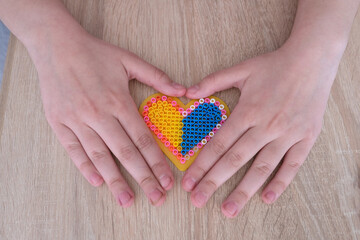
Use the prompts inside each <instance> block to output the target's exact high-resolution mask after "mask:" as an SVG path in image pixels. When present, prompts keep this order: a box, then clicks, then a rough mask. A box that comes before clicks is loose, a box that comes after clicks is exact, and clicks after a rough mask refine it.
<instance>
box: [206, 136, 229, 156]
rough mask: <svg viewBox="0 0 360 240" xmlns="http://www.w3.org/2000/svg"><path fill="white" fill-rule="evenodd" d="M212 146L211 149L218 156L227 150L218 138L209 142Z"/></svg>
mask: <svg viewBox="0 0 360 240" xmlns="http://www.w3.org/2000/svg"><path fill="white" fill-rule="evenodd" d="M209 145H210V149H211V150H212V151H213V152H214V153H215V154H216V155H217V156H219V155H222V154H223V153H224V152H225V150H226V148H225V145H224V144H223V142H222V141H221V140H220V139H218V138H214V139H213V140H212V141H210V142H209Z"/></svg>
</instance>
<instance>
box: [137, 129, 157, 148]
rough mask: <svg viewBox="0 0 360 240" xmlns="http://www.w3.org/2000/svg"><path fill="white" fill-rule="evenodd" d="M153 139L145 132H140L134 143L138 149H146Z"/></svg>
mask: <svg viewBox="0 0 360 240" xmlns="http://www.w3.org/2000/svg"><path fill="white" fill-rule="evenodd" d="M153 143H154V139H153V138H152V137H151V136H150V135H149V134H147V133H144V134H142V135H141V136H140V137H139V138H138V139H137V140H136V141H135V145H136V147H137V148H138V149H142V150H144V149H146V148H148V147H150V146H151V145H153Z"/></svg>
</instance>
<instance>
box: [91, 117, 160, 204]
mask: <svg viewBox="0 0 360 240" xmlns="http://www.w3.org/2000/svg"><path fill="white" fill-rule="evenodd" d="M93 127H94V130H95V131H96V132H98V133H99V135H100V136H101V138H102V139H103V140H104V142H105V144H106V145H107V146H108V147H109V149H110V150H111V152H112V153H113V154H114V155H115V156H116V157H117V158H118V159H119V161H120V163H121V164H122V165H123V166H124V167H125V168H126V170H127V171H128V172H129V173H130V174H131V175H132V176H133V177H134V179H135V180H136V181H137V182H138V184H139V185H140V187H141V188H142V189H143V190H144V192H145V194H146V196H147V197H148V199H149V200H150V202H151V204H153V205H154V206H160V205H162V204H163V203H164V201H165V198H166V193H165V190H164V189H163V188H162V187H161V185H160V184H159V182H158V181H157V179H156V177H155V176H154V175H153V173H152V172H151V170H150V168H149V166H148V165H147V164H146V162H145V160H144V158H143V157H142V155H141V154H140V153H139V151H138V149H137V148H136V147H135V146H134V144H133V143H132V141H131V140H130V139H129V137H128V136H127V134H126V132H125V131H124V129H123V128H122V126H121V125H120V123H119V122H118V121H117V120H116V119H115V118H110V119H106V120H104V121H103V122H102V121H98V122H96V123H94V126H93ZM95 166H96V164H95Z"/></svg>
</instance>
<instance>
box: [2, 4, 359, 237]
mask: <svg viewBox="0 0 360 240" xmlns="http://www.w3.org/2000/svg"><path fill="white" fill-rule="evenodd" d="M296 4H297V3H296V1H293V0H291V1H289V0H275V1H267V0H254V1H253V0H251V1H250V0H242V1H240V0H226V1H220V0H217V1H215V0H214V1H206V0H83V1H81V0H76V1H70V0H68V1H67V2H66V5H67V7H68V8H69V10H70V11H71V13H72V14H73V16H74V17H75V18H76V19H77V20H78V21H79V22H80V23H81V25H82V26H83V27H84V28H86V29H87V30H88V31H89V32H90V33H92V34H94V35H95V36H97V37H99V38H102V39H104V40H105V41H108V42H110V43H112V44H114V45H117V46H120V47H123V48H126V49H129V50H130V51H132V52H134V53H136V54H137V55H139V56H141V57H142V58H144V59H145V60H147V61H148V62H150V63H152V64H153V65H155V66H157V67H159V68H161V69H163V70H164V71H165V72H166V73H168V75H169V76H170V77H171V78H172V79H173V80H174V81H176V82H180V83H183V84H185V85H186V86H190V85H192V84H193V83H195V82H198V81H200V80H201V78H202V77H204V76H206V75H207V74H209V73H211V72H214V71H216V70H220V69H222V68H225V67H230V66H232V65H234V64H236V63H238V62H240V61H242V60H245V59H247V58H250V57H253V56H257V55H259V54H262V53H265V52H268V51H272V50H274V49H276V48H278V47H279V46H281V45H282V43H283V42H284V41H285V40H286V39H287V37H288V36H289V34H290V31H291V27H292V24H293V20H294V17H295V12H296ZM359 39H360V15H359V14H358V15H357V17H356V19H355V22H354V26H353V28H352V32H351V38H350V41H349V44H348V47H347V49H346V52H345V54H344V57H343V59H342V62H341V64H340V67H339V72H338V75H337V79H336V81H335V83H334V86H333V88H332V92H331V96H330V100H329V103H328V107H327V111H326V114H325V118H324V126H323V130H322V133H321V135H320V137H319V139H318V140H317V142H316V144H315V146H314V148H313V149H312V151H311V153H310V155H309V157H308V160H307V161H306V162H305V164H304V165H303V166H302V168H301V169H300V172H299V174H298V175H297V177H296V178H295V180H294V181H293V182H292V184H291V185H290V186H289V188H288V189H287V190H286V192H285V193H284V194H283V195H282V196H281V197H280V199H279V200H278V201H277V202H276V203H275V204H273V205H271V206H268V205H265V204H264V203H262V201H261V199H260V197H259V193H258V194H256V195H255V196H254V197H253V198H252V199H251V201H250V202H249V203H248V204H247V205H246V207H245V208H244V210H243V211H242V212H241V214H239V216H238V217H237V218H235V219H232V220H230V219H226V218H225V217H224V216H223V215H222V213H221V211H220V204H221V202H222V201H223V200H224V199H225V198H226V196H227V195H228V194H229V193H230V192H231V191H232V190H233V189H234V187H235V186H236V185H237V183H238V182H239V181H240V179H241V178H242V177H243V175H244V173H245V171H246V169H247V168H248V167H249V164H248V165H246V166H245V167H244V168H243V169H242V170H241V171H239V172H238V173H237V174H236V175H235V176H234V177H232V178H231V179H230V180H229V181H228V182H226V183H225V184H224V185H223V186H222V187H221V188H220V189H219V190H218V191H217V192H216V193H215V194H214V196H213V197H212V198H211V199H210V201H209V202H208V203H207V205H206V207H204V208H203V209H196V208H195V207H193V206H192V205H191V203H190V199H189V194H188V193H186V192H185V191H183V190H182V189H181V186H180V180H181V177H182V175H183V173H182V172H180V171H178V170H177V169H176V168H175V167H174V166H173V165H172V164H171V163H170V162H169V163H170V165H171V168H172V170H173V172H174V175H175V178H176V184H175V187H174V188H173V190H171V191H170V192H169V193H168V196H167V200H166V202H165V204H164V205H163V206H162V207H159V208H155V207H152V206H151V205H150V204H149V202H148V200H147V199H146V197H145V195H144V193H143V192H142V191H141V189H140V188H139V186H138V185H137V184H136V182H135V181H134V180H133V179H132V178H131V176H130V175H129V174H127V173H126V172H125V171H124V169H123V168H121V166H120V168H121V171H122V172H123V173H124V175H125V177H126V179H128V181H129V183H130V186H131V187H132V188H133V189H134V191H135V194H136V196H137V197H136V200H135V204H134V205H133V206H132V207H131V208H129V209H122V208H121V207H119V206H118V205H117V204H116V202H115V200H114V199H113V197H112V195H111V193H110V192H109V191H108V189H107V187H106V186H102V187H100V188H93V187H91V186H90V185H89V184H88V183H87V182H86V180H85V179H84V178H83V177H82V176H81V174H80V173H79V172H78V170H77V169H76V168H75V166H74V164H73V163H72V162H71V160H70V159H69V157H68V156H67V154H66V152H65V150H64V149H63V148H62V146H61V145H60V144H59V142H58V141H57V139H56V138H55V135H54V133H53V132H52V131H51V129H50V127H49V126H48V124H47V122H46V119H45V117H44V113H43V108H42V103H41V99H40V91H39V85H38V79H37V73H36V70H35V68H34V65H33V64H32V62H31V59H30V58H29V55H28V53H27V51H26V49H25V48H24V46H23V45H22V44H21V43H20V42H19V41H18V40H17V39H16V38H15V37H14V36H12V37H11V40H10V46H9V52H8V56H7V62H6V69H5V75H4V81H3V85H2V90H1V96H0V133H1V136H0V137H1V138H0V164H1V166H0V184H1V185H0V239H1V240H3V239H16V240H18V239H31V240H32V239H34V240H35V239H36V240H39V239H156V240H161V239H166V240H168V239H181V240H188V239H226V240H227V239H360V175H359V170H360V94H359V90H360V68H359V66H360V41H359ZM131 92H132V96H133V97H134V100H135V102H136V103H137V104H138V105H139V104H140V103H141V102H142V100H143V99H144V98H145V97H146V96H148V95H149V94H152V93H154V92H155V91H154V90H153V89H151V88H149V87H146V86H144V85H142V84H140V83H138V82H136V81H134V82H132V83H131ZM217 96H219V97H220V98H222V99H223V100H224V101H225V102H227V103H228V105H229V107H230V108H231V109H233V108H234V106H235V104H236V102H237V100H238V97H239V92H238V91H237V90H234V89H231V90H227V91H223V92H221V93H218V94H217ZM183 101H185V102H186V99H183Z"/></svg>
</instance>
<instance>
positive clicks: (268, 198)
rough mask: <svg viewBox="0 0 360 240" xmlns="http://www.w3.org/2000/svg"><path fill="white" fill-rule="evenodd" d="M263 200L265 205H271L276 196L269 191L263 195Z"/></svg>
mask: <svg viewBox="0 0 360 240" xmlns="http://www.w3.org/2000/svg"><path fill="white" fill-rule="evenodd" d="M265 198H266V200H267V203H273V202H274V201H275V198H276V194H275V193H274V192H273V191H269V192H267V193H266V194H265Z"/></svg>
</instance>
